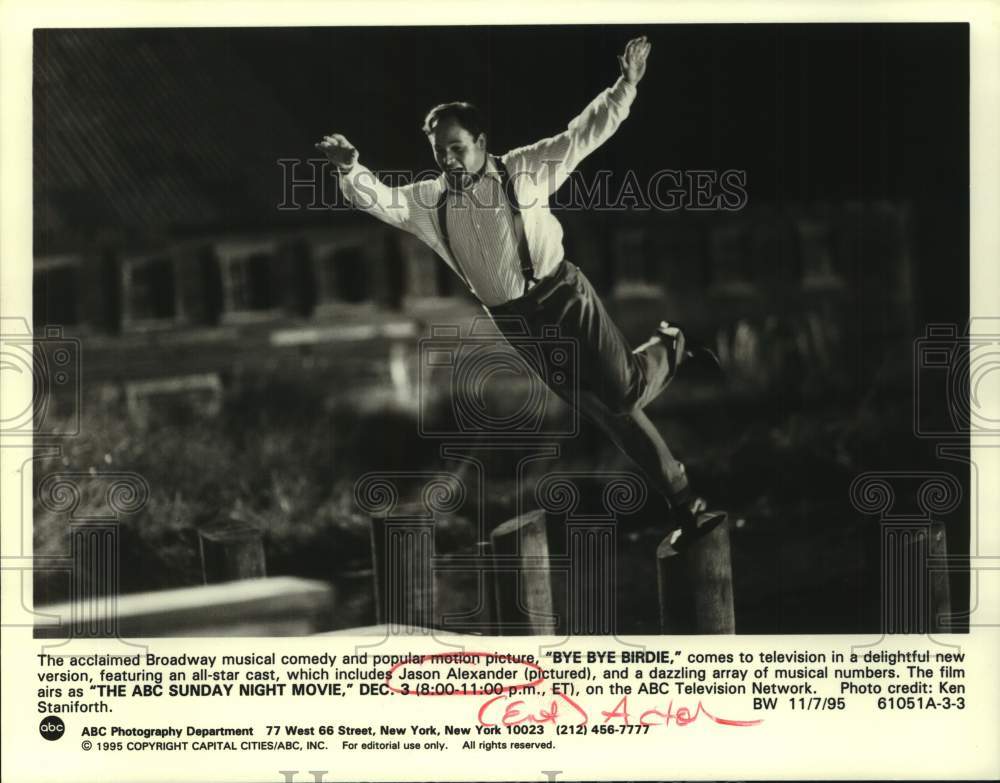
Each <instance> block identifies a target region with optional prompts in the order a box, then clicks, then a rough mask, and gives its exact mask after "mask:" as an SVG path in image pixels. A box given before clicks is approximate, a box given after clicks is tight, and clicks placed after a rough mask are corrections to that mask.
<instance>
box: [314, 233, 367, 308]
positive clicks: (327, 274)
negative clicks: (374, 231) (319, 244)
mask: <svg viewBox="0 0 1000 783" xmlns="http://www.w3.org/2000/svg"><path fill="white" fill-rule="evenodd" d="M366 261H367V260H366V258H365V253H364V250H363V249H362V247H361V246H360V245H347V246H341V247H334V248H329V249H327V250H326V252H324V253H323V255H322V256H321V257H320V279H321V281H322V285H321V288H322V292H323V301H325V302H352V303H358V302H366V301H368V299H370V298H371V279H370V269H369V267H368V264H367V262H366Z"/></svg>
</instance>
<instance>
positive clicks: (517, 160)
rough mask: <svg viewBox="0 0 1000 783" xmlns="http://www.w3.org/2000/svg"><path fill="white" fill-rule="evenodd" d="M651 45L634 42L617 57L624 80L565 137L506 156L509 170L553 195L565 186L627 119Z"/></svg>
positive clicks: (642, 40)
mask: <svg viewBox="0 0 1000 783" xmlns="http://www.w3.org/2000/svg"><path fill="white" fill-rule="evenodd" d="M651 48H652V47H651V44H650V43H649V41H648V40H647V39H646V36H640V37H639V38H633V39H632V40H631V41H629V42H628V43H627V44H626V45H625V51H624V53H623V54H621V55H619V56H618V65H619V67H620V68H621V76H620V77H619V78H618V80H617V81H616V82H615V83H614V85H613V86H611V87H609V88H608V89H606V90H604V91H603V92H602V93H601V94H600V95H598V96H597V97H596V98H595V99H594V100H592V101H591V102H590V103H589V104H588V105H587V108H585V109H584V110H583V111H582V112H581V113H580V114H579V115H578V116H577V117H575V118H574V119H573V120H572V121H571V122H570V123H569V126H568V127H567V128H566V130H564V131H563V132H562V133H560V134H558V135H556V136H552V137H551V138H548V139H542V140H541V141H539V142H536V143H535V144H532V145H530V146H527V147H520V148H518V149H515V150H511V152H509V153H508V154H507V156H505V158H506V159H507V164H508V167H510V168H512V169H516V170H519V171H520V172H522V173H523V174H524V175H526V176H527V175H531V176H537V177H538V185H539V186H542V185H544V186H546V189H547V191H548V192H549V193H550V194H551V193H553V192H555V190H556V189H558V188H559V186H560V185H562V184H563V182H565V180H566V177H568V176H569V174H570V173H571V172H572V171H573V169H575V168H576V167H577V166H578V165H579V163H580V161H582V160H583V159H584V158H585V157H587V155H589V154H590V153H591V152H593V151H594V150H595V149H597V148H598V147H599V146H601V144H603V143H604V142H605V141H607V140H608V139H609V138H610V137H611V136H612V135H613V134H614V132H615V131H616V130H618V126H619V125H621V123H622V122H623V121H624V120H625V118H626V117H628V114H629V107H630V106H631V105H632V101H633V100H635V95H636V89H635V88H636V85H638V84H639V82H640V81H641V80H642V77H643V76H644V75H645V73H646V60H647V58H648V57H649V51H650V49H651Z"/></svg>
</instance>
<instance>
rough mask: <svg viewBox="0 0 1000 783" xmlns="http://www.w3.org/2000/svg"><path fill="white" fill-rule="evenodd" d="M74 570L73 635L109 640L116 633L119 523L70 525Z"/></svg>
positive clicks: (80, 523)
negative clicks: (107, 638)
mask: <svg viewBox="0 0 1000 783" xmlns="http://www.w3.org/2000/svg"><path fill="white" fill-rule="evenodd" d="M70 551H71V552H72V559H73V560H72V562H73V570H72V573H71V582H70V602H69V606H70V608H71V612H70V618H71V620H70V635H71V636H73V637H75V638H87V637H97V638H101V637H105V638H106V637H109V636H115V634H116V633H117V617H118V615H117V613H116V611H115V608H116V605H117V602H118V600H119V596H118V593H119V570H120V568H121V562H120V552H119V546H118V524H117V523H116V522H105V523H101V522H84V521H74V522H71V523H70Z"/></svg>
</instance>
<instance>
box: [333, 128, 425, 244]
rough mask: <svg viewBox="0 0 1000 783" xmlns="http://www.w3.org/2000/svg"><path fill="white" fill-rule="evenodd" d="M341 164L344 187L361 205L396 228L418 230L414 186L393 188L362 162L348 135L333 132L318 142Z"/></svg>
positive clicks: (363, 208)
mask: <svg viewBox="0 0 1000 783" xmlns="http://www.w3.org/2000/svg"><path fill="white" fill-rule="evenodd" d="M316 149H318V150H320V151H321V152H322V153H323V154H324V155H326V157H327V160H329V161H330V163H332V164H333V165H334V166H336V168H337V173H338V178H339V180H340V189H341V191H342V192H343V194H344V195H345V196H346V197H347V198H348V200H349V201H350V202H351V203H352V204H353V205H354V206H355V207H357V208H358V209H360V210H362V211H364V212H367V213H368V214H370V215H372V216H374V217H377V218H378V219H379V220H382V221H384V222H386V223H388V224H389V225H391V226H395V227H396V228H401V229H403V230H405V231H412V232H416V228H415V227H414V225H413V199H412V198H411V195H412V194H411V192H410V191H411V190H412V186H410V185H408V186H404V187H401V188H390V187H388V186H387V185H385V184H384V183H383V182H381V181H380V180H379V178H378V177H376V176H375V174H374V173H372V171H371V170H370V169H368V168H367V167H366V166H363V165H362V164H361V163H359V162H358V150H357V148H356V147H355V146H354V145H353V144H351V142H349V141H348V140H347V139H346V138H345V137H344V136H342V135H341V134H339V133H332V134H330V135H329V136H324V137H323V140H322V141H321V142H319V143H318V144H316Z"/></svg>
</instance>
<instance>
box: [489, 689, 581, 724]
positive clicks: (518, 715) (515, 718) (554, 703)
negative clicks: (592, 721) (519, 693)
mask: <svg viewBox="0 0 1000 783" xmlns="http://www.w3.org/2000/svg"><path fill="white" fill-rule="evenodd" d="M556 695H557V697H558V698H557V699H551V700H550V701H549V705H548V708H545V707H539V708H538V712H537V714H534V713H532V712H528V713H527V714H523V717H522V712H521V709H520V708H521V706H522V705H523V704H524V699H518V700H517V701H512V702H509V703H507V705H506V706H504V705H499V704H497V702H498V701H500V700H501V699H506V698H508V696H507V695H505V694H501V695H500V696H494V697H493V698H491V699H487V700H486V701H485V702H483V704H482V706H481V707H480V708H479V712H478V714H477V715H476V717H477V719H478V720H479V723H480V724H481V725H483V726H496V725H497V723H495V722H492V721H490V720H487V718H488V717H491V716H489V715H488V714H487V713H488V712H489V711H490V710H491V708H492V707H493V706H494V705H497V708H498V709H499V708H500V707H504V710H503V714H502V715H501V716H500V719H499V723H500V725H503V726H517V725H518V724H521V723H525V722H528V723H551V724H552V725H555V724H556V723H557V722H558V720H559V718H561V717H562V714H561V713H560V712H559V705H560V701H559V700H560V699H561V700H562V702H564V703H565V704H566V705H568V707H569V710H567V712H566V714H567V716H573V714H574V712H575V714H576V716H577V717H579V718H583V720H579V721H577V722H576V725H578V726H582V725H584V724H585V723H587V721H588V720H589V718H588V716H587V713H586V711H585V710H584V709H583V707H581V706H580V705H579V704H577V703H576V702H575V701H573V699H571V698H570V697H569V696H567V695H566V694H565V693H559V694H556ZM567 719H568V718H567Z"/></svg>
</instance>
